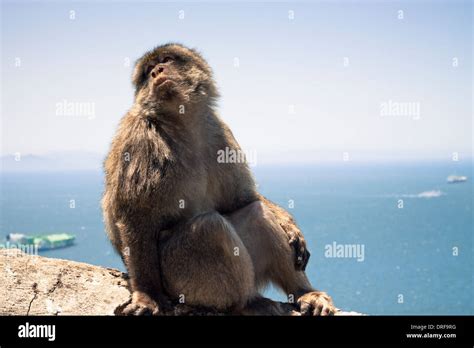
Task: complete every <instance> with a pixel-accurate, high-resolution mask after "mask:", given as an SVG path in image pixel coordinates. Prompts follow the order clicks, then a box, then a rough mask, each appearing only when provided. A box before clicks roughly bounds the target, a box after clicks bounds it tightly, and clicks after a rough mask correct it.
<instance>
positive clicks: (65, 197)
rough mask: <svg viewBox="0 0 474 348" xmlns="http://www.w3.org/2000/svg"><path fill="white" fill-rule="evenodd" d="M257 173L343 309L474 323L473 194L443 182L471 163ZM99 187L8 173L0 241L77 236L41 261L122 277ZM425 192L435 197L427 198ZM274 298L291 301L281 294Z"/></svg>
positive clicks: (77, 177) (78, 177)
mask: <svg viewBox="0 0 474 348" xmlns="http://www.w3.org/2000/svg"><path fill="white" fill-rule="evenodd" d="M254 172H255V174H256V178H257V181H258V183H259V189H260V191H261V192H262V193H263V194H264V195H266V196H267V197H268V198H270V199H272V200H273V201H275V202H277V203H279V204H280V205H282V206H284V207H288V201H289V200H293V201H294V208H293V209H289V210H290V211H291V213H292V214H293V215H294V216H295V218H296V220H297V222H298V224H299V225H300V227H301V229H302V230H303V232H304V234H305V237H306V240H307V242H308V245H309V249H310V251H311V253H312V256H311V259H310V262H309V265H308V268H307V273H308V276H309V279H310V280H311V282H312V283H313V285H314V286H315V287H316V288H318V289H322V290H325V291H327V292H329V293H330V294H331V295H332V297H333V299H334V302H335V304H336V306H338V307H339V308H343V309H345V310H354V311H359V312H363V313H369V314H474V306H473V300H472V297H473V296H472V295H473V282H474V278H473V256H472V255H473V242H472V238H473V215H472V212H473V185H472V181H468V182H467V183H462V184H447V183H446V177H447V176H448V175H450V174H459V175H467V176H469V179H472V174H473V172H472V163H469V164H461V163H449V164H441V163H424V164H384V165H373V164H372V165H369V164H367V165H354V164H349V163H348V164H347V165H338V166H335V165H334V166H331V165H318V166H291V167H281V166H280V167H257V168H254ZM102 183H103V177H102V174H101V173H100V172H74V173H71V172H64V173H21V174H20V173H16V174H14V173H3V174H2V175H1V202H0V214H1V215H0V237H4V236H5V235H6V234H7V233H10V232H23V233H31V234H35V233H54V232H60V231H65V232H70V233H73V234H75V235H76V236H77V243H76V245H75V246H73V247H70V248H66V249H61V250H53V251H47V252H42V253H41V254H42V255H44V256H48V257H58V258H64V259H70V260H76V261H82V262H88V263H92V264H96V265H102V266H108V267H116V268H120V269H122V270H123V269H124V268H123V265H122V263H121V260H120V258H119V257H118V256H117V255H116V254H115V253H114V252H113V250H112V247H111V246H110V244H109V242H108V240H107V238H106V235H105V233H104V228H103V223H102V216H101V210H100V196H101V192H102ZM423 192H429V193H428V194H422V195H421V196H420V195H419V194H420V193H423ZM426 195H428V196H432V197H430V198H428V197H423V196H426ZM71 199H73V200H75V208H74V209H71V208H70V200H71ZM400 199H402V200H403V205H404V206H403V209H399V208H398V206H397V205H398V203H399V202H398V200H400ZM333 242H336V243H338V244H359V245H363V246H364V251H365V254H364V260H363V261H362V262H358V261H357V260H356V259H355V258H348V257H346V258H328V257H325V253H324V252H325V246H326V245H327V244H332V243H333ZM453 248H457V249H458V255H457V256H455V255H453ZM267 295H269V296H271V297H273V298H277V299H283V298H284V297H283V296H282V295H280V294H278V293H277V292H276V290H274V289H269V290H268V291H267ZM400 295H403V302H402V303H399V302H400V301H399V300H400V298H401V297H400Z"/></svg>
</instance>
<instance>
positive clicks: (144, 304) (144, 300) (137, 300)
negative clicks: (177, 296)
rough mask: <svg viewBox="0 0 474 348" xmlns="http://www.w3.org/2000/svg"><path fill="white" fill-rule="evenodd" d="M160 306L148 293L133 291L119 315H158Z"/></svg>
mask: <svg viewBox="0 0 474 348" xmlns="http://www.w3.org/2000/svg"><path fill="white" fill-rule="evenodd" d="M159 313H160V308H159V306H158V303H157V302H156V301H155V300H153V299H152V298H151V297H150V296H149V295H147V294H146V293H144V292H141V291H134V292H133V294H132V299H131V300H129V302H128V303H126V304H125V308H123V310H122V311H121V313H120V314H121V315H137V316H138V315H158V314H159Z"/></svg>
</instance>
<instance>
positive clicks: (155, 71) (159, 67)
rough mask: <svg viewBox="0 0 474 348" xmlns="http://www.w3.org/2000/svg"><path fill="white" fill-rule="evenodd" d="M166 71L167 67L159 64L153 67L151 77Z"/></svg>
mask: <svg viewBox="0 0 474 348" xmlns="http://www.w3.org/2000/svg"><path fill="white" fill-rule="evenodd" d="M164 71H165V67H163V66H157V67H155V68H154V69H153V71H152V72H151V77H153V78H156V77H157V76H158V75H159V74H161V73H162V72H164Z"/></svg>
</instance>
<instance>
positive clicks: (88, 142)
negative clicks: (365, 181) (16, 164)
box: [1, 1, 473, 163]
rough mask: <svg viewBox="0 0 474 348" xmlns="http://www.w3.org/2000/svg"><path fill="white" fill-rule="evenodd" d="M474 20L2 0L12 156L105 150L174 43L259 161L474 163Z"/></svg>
mask: <svg viewBox="0 0 474 348" xmlns="http://www.w3.org/2000/svg"><path fill="white" fill-rule="evenodd" d="M181 10H183V11H184V18H182V19H180V15H181V16H182V15H183V12H180V11H181ZM70 11H74V13H71V12H70ZM289 11H293V12H289ZM400 11H403V12H400ZM292 14H294V18H293V19H291V18H289V17H292ZM71 15H72V16H73V17H74V18H73V19H71V18H70V17H71ZM472 16H473V10H472V2H470V1H445V2H440V1H438V2H430V1H423V2H421V1H410V2H390V3H383V2H379V1H377V2H369V1H367V2H358V3H354V2H337V3H331V2H314V3H308V2H306V3H296V4H295V3H294V2H288V3H285V2H280V3H263V2H260V3H237V2H232V3H227V4H218V3H215V2H200V3H190V2H184V3H183V2H181V3H180V2H168V3H150V2H147V3H137V2H112V3H107V2H99V3H92V2H80V3H70V4H62V3H60V2H49V3H31V2H26V3H21V4H16V3H13V2H4V3H3V4H2V27H1V29H2V32H1V41H2V51H1V59H2V142H1V145H2V149H1V153H2V154H11V153H15V152H21V153H22V154H27V153H34V154H41V153H46V152H50V151H69V150H85V151H92V152H97V153H105V152H106V151H107V148H108V144H109V142H110V140H111V137H112V135H113V133H114V131H115V129H116V126H117V124H118V122H119V119H120V118H121V117H122V116H123V115H124V114H125V113H126V111H127V109H128V108H129V107H130V106H131V103H132V100H133V90H132V86H131V83H130V75H131V71H132V67H133V62H134V61H135V60H136V59H137V58H138V57H140V55H141V54H143V53H144V51H146V50H148V49H150V48H152V47H154V46H156V45H159V44H162V43H166V42H169V41H175V42H181V43H184V44H186V45H188V46H191V47H194V48H197V49H198V50H199V51H201V52H202V53H203V55H204V56H205V58H207V59H208V61H209V63H210V65H211V66H212V67H213V69H214V72H215V77H216V81H217V83H218V85H219V88H220V90H221V94H222V97H221V100H220V103H219V111H220V114H221V116H222V117H223V119H224V120H225V121H226V122H227V123H228V124H229V125H230V126H231V128H232V130H233V132H234V134H235V136H236V138H237V140H238V141H239V142H240V143H241V145H242V146H243V147H244V148H246V149H247V150H250V151H256V152H257V154H258V157H259V161H260V163H261V162H262V160H264V161H279V162H286V161H293V160H298V161H312V160H317V159H328V158H329V159H339V158H340V157H341V156H342V155H341V153H342V152H343V151H347V152H348V153H349V155H350V157H351V158H358V157H360V158H362V157H364V158H386V157H389V158H395V157H411V158H420V159H421V158H432V157H437V158H446V157H449V155H450V154H451V153H452V152H460V153H461V154H462V155H468V153H469V152H470V151H471V150H472V132H473V127H472V79H473V73H472V30H473V29H472ZM236 58H237V59H238V62H239V66H238V67H236V66H235V64H234V63H235V59H236ZM128 60H130V61H131V64H130V65H127V61H128ZM18 65H19V66H18ZM64 101H66V102H69V103H74V105H76V106H78V105H80V106H82V107H87V106H89V107H93V108H94V109H93V111H94V114H87V113H84V111H82V114H81V112H79V114H73V115H67V114H61V111H58V110H60V106H58V103H63V102H64ZM58 108H59V109H58ZM397 108H398V109H397ZM397 110H398V111H397Z"/></svg>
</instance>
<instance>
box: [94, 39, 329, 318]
mask: <svg viewBox="0 0 474 348" xmlns="http://www.w3.org/2000/svg"><path fill="white" fill-rule="evenodd" d="M133 84H134V86H135V102H134V104H133V106H132V107H131V109H130V110H129V112H128V113H127V114H126V115H125V116H124V117H123V118H122V120H121V122H120V126H119V128H118V131H117V133H116V135H115V137H114V139H113V141H112V145H111V148H110V152H109V154H108V156H107V158H106V160H105V175H106V177H105V181H106V184H105V192H104V196H103V201H102V207H103V212H104V220H105V225H106V228H107V232H108V235H109V237H110V240H111V242H112V244H113V246H114V247H115V249H116V250H117V251H118V253H120V255H121V256H122V259H123V261H124V263H125V265H126V267H127V270H128V272H129V276H130V286H131V290H132V299H131V301H130V303H129V304H128V305H127V306H126V307H125V309H124V310H123V312H124V314H129V315H143V314H158V313H159V312H160V308H163V307H165V306H166V305H167V303H168V301H169V300H176V299H177V298H184V299H185V302H186V304H188V305H191V306H204V307H212V308H216V309H218V310H222V311H229V312H231V313H234V314H253V313H256V311H255V310H253V309H255V308H261V307H262V306H263V307H265V306H267V307H272V302H273V301H271V300H269V299H265V298H263V297H262V296H261V295H260V294H259V291H261V289H263V288H264V287H265V286H266V285H267V284H268V283H269V282H271V283H273V284H274V285H276V286H277V287H279V288H281V289H282V290H283V291H284V292H285V293H286V294H288V295H289V296H290V295H291V296H292V297H294V298H295V301H296V304H297V307H298V308H299V310H300V311H301V313H302V314H307V315H329V314H333V313H334V311H335V308H334V306H333V303H332V300H331V298H330V297H329V296H328V295H327V294H326V293H324V292H319V291H316V290H314V289H313V287H312V286H311V284H310V282H309V281H308V279H307V277H306V274H305V267H306V264H307V262H308V258H309V252H308V251H307V249H306V243H305V240H304V238H303V235H302V233H301V231H300V230H299V228H298V227H297V225H296V223H295V221H294V220H293V218H292V217H291V216H290V214H289V213H288V212H286V211H285V210H284V209H283V208H281V207H279V206H277V205H275V204H274V203H272V202H270V201H269V200H267V199H266V198H265V197H263V196H261V195H260V194H259V193H258V192H257V190H256V185H255V181H254V179H253V177H252V174H251V172H250V170H249V167H248V165H247V163H245V162H237V163H222V161H217V156H218V152H219V151H220V150H223V149H226V148H230V149H233V150H235V151H240V146H239V144H238V143H237V141H236V140H235V138H234V136H233V135H232V132H231V131H230V129H229V127H228V126H227V125H226V124H225V123H224V122H223V121H222V120H221V119H220V117H219V116H218V114H217V112H216V105H215V101H216V98H218V91H217V88H216V85H215V83H214V80H213V77H212V71H211V69H210V67H209V65H208V64H207V63H206V61H205V60H204V59H203V58H202V57H201V55H200V54H198V53H197V52H196V51H195V50H192V49H188V48H186V47H184V46H182V45H179V44H166V45H163V46H159V47H157V48H155V49H153V50H151V51H149V52H147V53H146V54H145V55H144V56H143V57H142V58H140V59H139V60H138V61H137V63H136V66H135V70H134V73H133ZM259 313H261V312H259ZM264 313H265V311H264ZM267 313H272V314H278V310H275V309H271V308H270V309H269V310H268V311H267Z"/></svg>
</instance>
